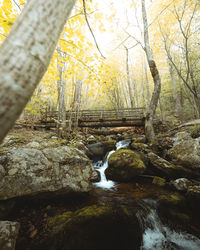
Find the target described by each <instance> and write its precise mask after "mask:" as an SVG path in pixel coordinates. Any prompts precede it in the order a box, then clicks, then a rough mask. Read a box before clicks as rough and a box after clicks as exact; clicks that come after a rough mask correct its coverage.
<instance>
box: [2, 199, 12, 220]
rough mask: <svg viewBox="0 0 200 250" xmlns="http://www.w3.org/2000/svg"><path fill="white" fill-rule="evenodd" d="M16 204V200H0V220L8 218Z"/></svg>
mask: <svg viewBox="0 0 200 250" xmlns="http://www.w3.org/2000/svg"><path fill="white" fill-rule="evenodd" d="M15 204H16V201H14V200H12V199H11V200H5V201H0V220H4V219H6V217H7V216H8V215H9V213H10V212H11V211H12V209H13V208H14V206H15Z"/></svg>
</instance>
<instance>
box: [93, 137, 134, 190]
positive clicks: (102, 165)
mask: <svg viewBox="0 0 200 250" xmlns="http://www.w3.org/2000/svg"><path fill="white" fill-rule="evenodd" d="M130 142H131V140H128V139H127V140H123V141H119V142H117V143H116V150H118V149H120V148H127V147H128V146H129V144H130ZM114 152H115V150H112V151H110V152H109V153H108V155H107V157H106V160H105V161H104V162H103V161H97V162H95V163H94V168H95V169H96V170H98V171H99V172H100V177H101V179H100V182H97V183H95V184H94V185H95V186H96V187H100V188H103V189H110V188H113V187H114V186H115V182H114V181H111V180H107V178H106V176H105V173H104V172H105V170H106V168H107V167H108V159H109V158H110V156H111V154H112V153H114Z"/></svg>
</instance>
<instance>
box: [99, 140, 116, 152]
mask: <svg viewBox="0 0 200 250" xmlns="http://www.w3.org/2000/svg"><path fill="white" fill-rule="evenodd" d="M102 143H103V145H104V147H105V152H106V153H107V152H109V151H111V150H114V149H116V146H115V145H116V143H117V141H116V140H113V139H112V140H107V141H103V142H102Z"/></svg>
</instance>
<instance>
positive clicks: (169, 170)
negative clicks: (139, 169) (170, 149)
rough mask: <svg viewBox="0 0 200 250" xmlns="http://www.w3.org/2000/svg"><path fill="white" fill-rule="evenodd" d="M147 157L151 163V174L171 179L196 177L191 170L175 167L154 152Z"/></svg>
mask: <svg viewBox="0 0 200 250" xmlns="http://www.w3.org/2000/svg"><path fill="white" fill-rule="evenodd" d="M147 157H148V159H149V163H150V164H149V167H148V171H149V173H150V174H153V175H155V174H158V175H160V176H164V177H169V178H179V177H187V176H194V173H193V172H192V171H191V170H190V169H187V168H184V167H182V166H180V165H174V164H172V163H170V162H168V161H167V160H165V159H163V158H161V157H159V156H158V155H156V154H154V153H152V152H150V153H148V154H147Z"/></svg>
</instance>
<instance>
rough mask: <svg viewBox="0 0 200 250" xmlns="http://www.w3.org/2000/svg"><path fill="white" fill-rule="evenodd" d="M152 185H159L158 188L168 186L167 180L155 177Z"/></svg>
mask: <svg viewBox="0 0 200 250" xmlns="http://www.w3.org/2000/svg"><path fill="white" fill-rule="evenodd" d="M152 183H153V184H155V185H157V186H160V187H164V186H165V184H166V180H165V179H164V178H161V177H158V176H155V177H154V178H153V181H152Z"/></svg>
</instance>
